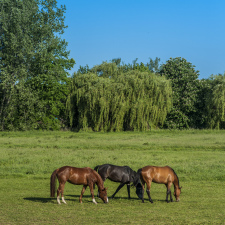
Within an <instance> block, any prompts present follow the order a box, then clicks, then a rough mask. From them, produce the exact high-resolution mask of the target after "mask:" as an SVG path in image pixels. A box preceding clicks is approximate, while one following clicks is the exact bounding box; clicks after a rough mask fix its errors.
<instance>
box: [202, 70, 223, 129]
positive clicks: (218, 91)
mask: <svg viewBox="0 0 225 225" xmlns="http://www.w3.org/2000/svg"><path fill="white" fill-rule="evenodd" d="M211 81H212V82H211V92H208V95H207V99H206V105H207V112H208V119H207V123H208V127H209V128H211V129H214V128H216V129H225V74H223V75H221V74H220V75H216V76H212V77H211Z"/></svg>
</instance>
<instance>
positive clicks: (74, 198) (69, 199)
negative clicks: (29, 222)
mask: <svg viewBox="0 0 225 225" xmlns="http://www.w3.org/2000/svg"><path fill="white" fill-rule="evenodd" d="M79 198H80V195H66V196H65V200H66V202H73V201H74V202H79ZM23 199H24V200H25V201H32V202H40V203H53V204H55V203H56V202H57V200H56V197H55V198H38V197H27V198H23ZM82 199H91V196H88V195H86V196H85V195H83V198H82ZM86 202H92V200H90V201H88V200H86Z"/></svg>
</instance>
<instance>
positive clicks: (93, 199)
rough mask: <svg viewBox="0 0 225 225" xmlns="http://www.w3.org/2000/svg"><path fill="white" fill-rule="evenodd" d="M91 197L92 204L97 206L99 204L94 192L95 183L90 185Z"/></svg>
mask: <svg viewBox="0 0 225 225" xmlns="http://www.w3.org/2000/svg"><path fill="white" fill-rule="evenodd" d="M89 188H90V192H91V196H92V202H93V203H95V204H96V205H97V202H96V201H95V196H94V190H93V183H91V184H89Z"/></svg>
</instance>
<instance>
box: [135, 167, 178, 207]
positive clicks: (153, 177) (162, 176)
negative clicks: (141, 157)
mask: <svg viewBox="0 0 225 225" xmlns="http://www.w3.org/2000/svg"><path fill="white" fill-rule="evenodd" d="M138 174H140V179H141V182H142V189H143V193H142V202H144V189H145V183H146V184H147V189H146V192H147V194H148V198H149V201H150V202H151V203H153V201H152V199H151V196H150V188H151V183H152V182H154V183H158V184H165V185H166V187H167V192H166V201H167V202H169V201H168V196H169V195H170V201H171V202H172V201H173V198H172V194H171V190H170V188H171V185H172V184H173V185H174V196H175V198H176V201H177V202H179V201H180V193H181V187H180V186H179V179H178V176H177V174H176V173H175V172H174V170H173V169H172V168H170V167H169V166H165V167H157V166H145V167H143V168H141V169H139V170H138Z"/></svg>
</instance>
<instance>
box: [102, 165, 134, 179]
mask: <svg viewBox="0 0 225 225" xmlns="http://www.w3.org/2000/svg"><path fill="white" fill-rule="evenodd" d="M131 171H133V170H132V169H131V168H130V167H129V166H117V165H112V164H103V165H100V166H99V167H98V173H99V174H100V176H101V177H102V179H103V180H105V179H107V178H108V179H110V180H111V181H115V182H127V181H129V180H130V178H129V174H130V172H131Z"/></svg>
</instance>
